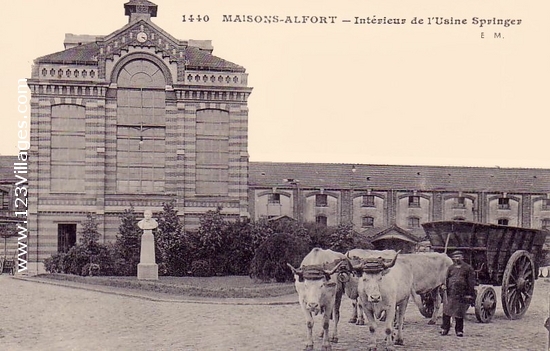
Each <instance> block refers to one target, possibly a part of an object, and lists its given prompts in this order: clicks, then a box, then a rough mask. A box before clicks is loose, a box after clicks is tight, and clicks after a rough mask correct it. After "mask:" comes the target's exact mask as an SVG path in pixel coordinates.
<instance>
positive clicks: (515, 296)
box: [502, 250, 535, 319]
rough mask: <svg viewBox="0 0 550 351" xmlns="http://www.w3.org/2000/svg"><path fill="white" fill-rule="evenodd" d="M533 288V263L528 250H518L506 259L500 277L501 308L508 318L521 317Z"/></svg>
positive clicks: (527, 306) (527, 305)
mask: <svg viewBox="0 0 550 351" xmlns="http://www.w3.org/2000/svg"><path fill="white" fill-rule="evenodd" d="M534 289H535V265H534V263H533V259H532V258H531V255H530V254H529V252H527V251H525V250H519V251H516V252H514V254H513V255H512V256H511V257H510V259H509V260H508V263H507V264H506V269H505V270H504V276H503V277H502V308H503V309H504V313H505V314H506V317H508V318H509V319H519V318H521V317H523V315H524V314H525V312H526V311H527V308H529V304H530V303H531V298H532V297H533V290H534Z"/></svg>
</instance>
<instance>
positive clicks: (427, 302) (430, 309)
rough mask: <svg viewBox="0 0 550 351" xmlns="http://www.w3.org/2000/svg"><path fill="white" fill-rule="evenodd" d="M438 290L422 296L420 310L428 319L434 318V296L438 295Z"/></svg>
mask: <svg viewBox="0 0 550 351" xmlns="http://www.w3.org/2000/svg"><path fill="white" fill-rule="evenodd" d="M437 290H438V289H434V290H432V291H430V292H428V293H426V294H421V295H420V299H421V300H422V308H419V309H418V310H419V311H420V314H422V315H423V316H424V317H426V318H432V315H433V313H434V305H435V297H434V294H437V293H438V291H437Z"/></svg>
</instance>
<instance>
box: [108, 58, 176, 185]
mask: <svg viewBox="0 0 550 351" xmlns="http://www.w3.org/2000/svg"><path fill="white" fill-rule="evenodd" d="M117 83H118V91H117V104H118V108H117V190H118V191H119V192H123V193H151V192H163V191H164V182H165V173H164V166H165V96H166V93H165V91H164V90H165V86H166V81H165V78H164V74H163V73H162V71H161V70H160V69H159V68H158V67H157V66H156V65H154V64H153V63H152V62H150V61H146V60H134V61H130V62H129V63H128V64H127V65H126V66H125V67H124V68H123V69H122V70H121V72H120V74H119V76H118V81H117Z"/></svg>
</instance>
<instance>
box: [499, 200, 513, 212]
mask: <svg viewBox="0 0 550 351" xmlns="http://www.w3.org/2000/svg"><path fill="white" fill-rule="evenodd" d="M498 208H499V210H508V209H510V199H509V198H507V197H499V198H498Z"/></svg>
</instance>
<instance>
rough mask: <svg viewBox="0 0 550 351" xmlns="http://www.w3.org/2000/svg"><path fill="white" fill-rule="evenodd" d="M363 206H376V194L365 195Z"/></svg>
mask: <svg viewBox="0 0 550 351" xmlns="http://www.w3.org/2000/svg"><path fill="white" fill-rule="evenodd" d="M362 206H363V207H375V206H374V195H363V202H362Z"/></svg>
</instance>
